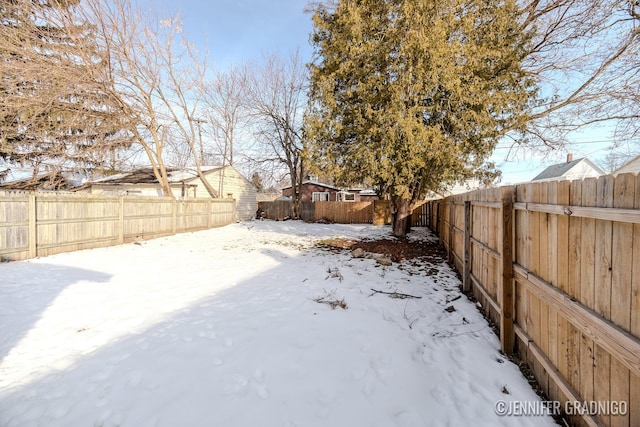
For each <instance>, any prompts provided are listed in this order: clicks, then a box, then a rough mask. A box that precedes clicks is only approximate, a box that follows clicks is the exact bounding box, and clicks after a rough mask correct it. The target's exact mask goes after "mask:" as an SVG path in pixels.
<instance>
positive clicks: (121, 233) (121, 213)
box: [118, 195, 124, 245]
mask: <svg viewBox="0 0 640 427" xmlns="http://www.w3.org/2000/svg"><path fill="white" fill-rule="evenodd" d="M118 225H119V227H120V228H119V230H118V243H119V244H121V245H122V244H124V196H122V195H120V196H119V197H118Z"/></svg>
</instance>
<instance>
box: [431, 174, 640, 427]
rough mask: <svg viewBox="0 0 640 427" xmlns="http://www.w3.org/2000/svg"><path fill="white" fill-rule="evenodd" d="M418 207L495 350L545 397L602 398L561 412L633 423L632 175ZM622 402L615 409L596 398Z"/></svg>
mask: <svg viewBox="0 0 640 427" xmlns="http://www.w3.org/2000/svg"><path fill="white" fill-rule="evenodd" d="M428 210H429V213H430V215H429V224H430V227H431V228H432V229H433V230H435V231H436V232H437V234H438V236H439V238H440V240H441V242H442V244H443V245H444V247H445V248H446V249H447V252H448V254H449V259H450V261H451V262H452V263H453V264H454V265H455V266H456V268H457V269H458V271H459V272H460V273H461V275H462V277H463V287H464V289H465V290H467V291H471V292H473V294H474V295H475V296H476V298H477V299H478V301H479V302H480V303H481V304H482V306H483V308H484V309H485V311H486V314H487V316H488V317H490V318H491V319H493V320H494V321H495V324H496V325H497V326H498V327H499V330H500V340H501V345H502V350H503V351H504V352H505V353H507V354H511V353H514V352H517V353H518V354H519V355H520V357H521V358H522V359H523V360H524V361H525V362H527V364H528V365H529V366H530V367H531V368H532V371H533V373H534V375H535V377H536V379H537V380H538V382H539V383H540V385H541V386H542V388H543V391H544V392H545V393H546V395H547V396H548V397H549V398H550V399H552V400H557V401H561V402H567V401H570V402H573V401H579V402H587V403H589V402H597V404H598V405H601V406H599V408H600V409H599V410H597V411H595V412H597V413H594V414H591V413H587V414H580V415H579V416H578V415H573V416H571V417H570V421H571V422H572V423H573V424H574V425H589V426H597V425H605V426H626V427H634V426H640V338H639V337H640V175H639V176H635V175H631V174H626V175H619V176H617V177H615V178H614V177H612V176H603V177H600V178H598V179H595V178H592V179H585V180H583V181H560V182H542V183H528V184H523V185H517V186H511V187H502V188H498V189H491V190H479V191H475V192H471V193H466V194H462V195H457V196H452V197H448V198H446V199H442V200H439V201H431V202H429V203H428ZM622 402H624V404H625V405H626V408H627V411H626V414H624V415H609V414H607V411H605V410H602V408H603V406H602V405H607V404H618V403H622ZM563 405H564V403H563ZM562 407H564V406H562ZM604 409H606V408H604ZM589 412H590V411H589Z"/></svg>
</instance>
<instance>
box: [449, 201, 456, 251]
mask: <svg viewBox="0 0 640 427" xmlns="http://www.w3.org/2000/svg"><path fill="white" fill-rule="evenodd" d="M455 212H456V201H455V200H454V199H453V198H452V199H451V201H450V202H449V263H450V264H454V256H453V255H454V253H453V232H454V230H455V228H454V224H453V221H454V219H455Z"/></svg>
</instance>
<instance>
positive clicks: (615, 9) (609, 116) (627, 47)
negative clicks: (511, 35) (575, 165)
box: [516, 0, 640, 150]
mask: <svg viewBox="0 0 640 427" xmlns="http://www.w3.org/2000/svg"><path fill="white" fill-rule="evenodd" d="M521 11H522V12H521V23H522V27H523V29H525V30H529V29H532V30H534V32H535V34H536V36H535V38H534V40H533V42H532V44H531V46H530V48H529V50H528V52H527V56H526V58H525V59H524V61H525V66H526V68H527V69H528V70H529V72H530V75H531V77H532V79H534V80H535V81H536V83H537V84H538V85H539V87H540V89H541V90H540V93H539V99H538V102H537V103H535V104H534V105H532V106H531V109H530V110H529V113H528V115H527V116H526V117H523V120H525V121H527V132H526V134H525V136H524V138H519V137H516V142H517V143H518V144H523V143H524V144H528V145H529V146H531V145H533V146H534V147H540V148H542V149H545V150H546V149H548V148H556V147H560V146H562V141H563V140H564V138H565V136H566V135H567V134H568V133H570V132H572V131H575V130H579V129H582V128H584V127H587V126H590V125H598V124H605V123H609V124H611V125H612V126H614V127H615V135H614V136H616V137H618V138H629V137H637V136H638V132H639V130H640V126H639V121H638V119H640V114H639V113H638V111H640V110H639V108H638V107H639V106H640V90H639V89H638V88H640V62H638V57H639V55H640V3H639V2H638V1H637V0H522V1H521Z"/></svg>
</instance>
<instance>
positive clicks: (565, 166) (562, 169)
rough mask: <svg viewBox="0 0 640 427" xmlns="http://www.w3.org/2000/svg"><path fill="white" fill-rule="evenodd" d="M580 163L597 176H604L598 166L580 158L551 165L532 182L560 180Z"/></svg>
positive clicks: (603, 172) (584, 158)
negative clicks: (584, 164)
mask: <svg viewBox="0 0 640 427" xmlns="http://www.w3.org/2000/svg"><path fill="white" fill-rule="evenodd" d="M580 163H586V165H587V166H588V167H590V168H591V169H593V170H594V171H595V172H597V173H598V174H599V175H605V174H606V172H605V171H604V170H603V169H602V168H601V167H600V166H598V165H596V164H595V163H593V162H592V161H591V160H589V159H587V158H586V157H582V158H580V159H576V160H573V161H571V162H564V163H557V164H555V165H551V166H549V167H548V168H546V169H545V170H543V171H542V172H540V173H539V174H538V175H536V176H535V177H534V178H533V179H532V181H540V180H544V179H554V178H561V177H563V176H566V175H567V174H568V173H569V171H571V170H572V169H573V168H575V167H576V166H578V164H580Z"/></svg>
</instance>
